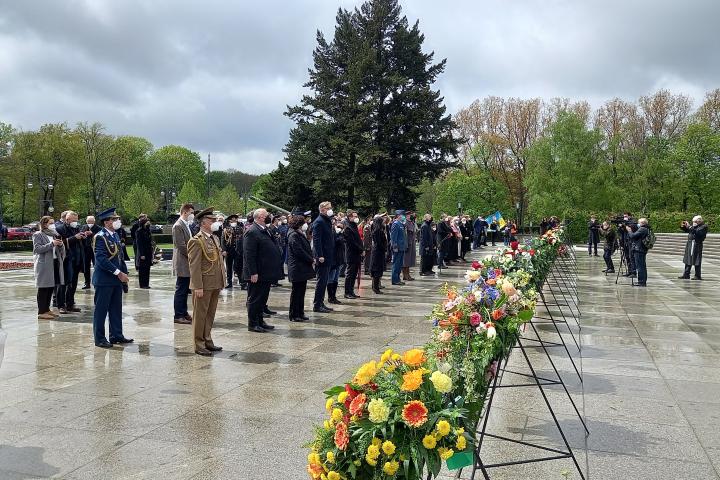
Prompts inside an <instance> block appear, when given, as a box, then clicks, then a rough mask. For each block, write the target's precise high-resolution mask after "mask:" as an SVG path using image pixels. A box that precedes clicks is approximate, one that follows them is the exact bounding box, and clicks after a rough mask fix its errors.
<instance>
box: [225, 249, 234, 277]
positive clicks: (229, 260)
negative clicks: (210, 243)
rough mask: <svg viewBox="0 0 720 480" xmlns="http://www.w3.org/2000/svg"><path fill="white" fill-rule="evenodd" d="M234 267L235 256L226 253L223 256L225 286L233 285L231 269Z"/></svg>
mask: <svg viewBox="0 0 720 480" xmlns="http://www.w3.org/2000/svg"><path fill="white" fill-rule="evenodd" d="M234 266H235V254H234V253H230V252H228V254H227V255H226V256H225V271H226V272H227V284H228V285H232V283H233V267H234Z"/></svg>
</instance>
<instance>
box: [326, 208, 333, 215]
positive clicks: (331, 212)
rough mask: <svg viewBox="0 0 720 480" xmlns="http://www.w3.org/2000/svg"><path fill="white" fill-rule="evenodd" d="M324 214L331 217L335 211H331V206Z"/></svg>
mask: <svg viewBox="0 0 720 480" xmlns="http://www.w3.org/2000/svg"><path fill="white" fill-rule="evenodd" d="M325 215H327V216H328V217H332V216H333V215H335V212H333V211H332V208H331V209H329V210H328V211H327V213H326V214H325Z"/></svg>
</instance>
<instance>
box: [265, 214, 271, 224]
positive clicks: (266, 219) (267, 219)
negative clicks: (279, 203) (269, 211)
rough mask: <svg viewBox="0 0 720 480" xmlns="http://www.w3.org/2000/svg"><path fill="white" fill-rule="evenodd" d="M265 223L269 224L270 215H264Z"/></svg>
mask: <svg viewBox="0 0 720 480" xmlns="http://www.w3.org/2000/svg"><path fill="white" fill-rule="evenodd" d="M265 225H270V215H268V216H267V217H265Z"/></svg>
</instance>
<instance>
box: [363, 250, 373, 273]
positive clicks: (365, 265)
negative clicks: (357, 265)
mask: <svg viewBox="0 0 720 480" xmlns="http://www.w3.org/2000/svg"><path fill="white" fill-rule="evenodd" d="M371 258H372V257H371V256H370V250H365V257H364V258H363V272H364V273H365V275H370V259H371Z"/></svg>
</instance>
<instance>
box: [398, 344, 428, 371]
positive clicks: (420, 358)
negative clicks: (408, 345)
mask: <svg viewBox="0 0 720 480" xmlns="http://www.w3.org/2000/svg"><path fill="white" fill-rule="evenodd" d="M402 359H403V362H405V364H406V365H409V366H411V367H419V366H420V365H422V364H423V363H424V362H425V352H424V351H423V350H422V349H420V348H413V349H412V350H408V351H407V352H405V353H403V358H402Z"/></svg>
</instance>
